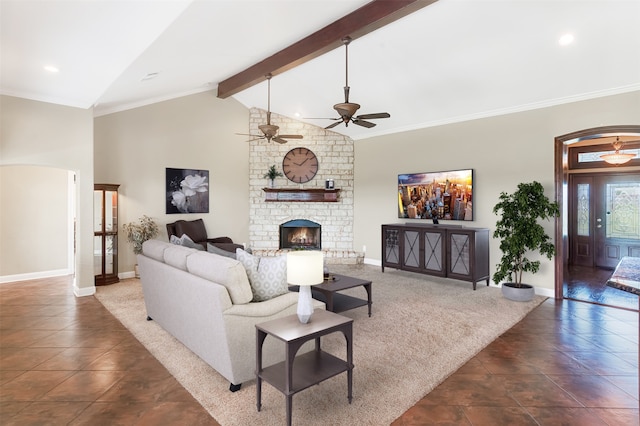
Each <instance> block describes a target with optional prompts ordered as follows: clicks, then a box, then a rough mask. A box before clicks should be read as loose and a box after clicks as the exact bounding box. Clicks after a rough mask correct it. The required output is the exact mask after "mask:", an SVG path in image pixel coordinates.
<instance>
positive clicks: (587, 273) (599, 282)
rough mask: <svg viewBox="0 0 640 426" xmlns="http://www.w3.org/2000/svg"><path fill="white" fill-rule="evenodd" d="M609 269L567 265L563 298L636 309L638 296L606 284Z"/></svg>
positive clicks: (609, 273)
mask: <svg viewBox="0 0 640 426" xmlns="http://www.w3.org/2000/svg"><path fill="white" fill-rule="evenodd" d="M612 273H613V271H612V270H611V269H602V268H590V267H586V266H568V267H566V268H565V271H564V277H563V278H564V290H563V291H564V292H563V295H564V297H565V298H568V299H573V300H579V301H583V302H590V303H597V304H600V305H608V306H615V307H618V308H623V309H632V310H638V296H636V295H633V294H631V293H627V292H624V291H620V290H618V289H616V288H613V287H609V286H607V280H608V279H609V277H610V276H611V274H612Z"/></svg>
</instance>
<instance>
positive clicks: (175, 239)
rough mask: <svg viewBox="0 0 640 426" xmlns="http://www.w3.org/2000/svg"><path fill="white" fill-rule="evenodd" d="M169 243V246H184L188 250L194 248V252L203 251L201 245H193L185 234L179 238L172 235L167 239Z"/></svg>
mask: <svg viewBox="0 0 640 426" xmlns="http://www.w3.org/2000/svg"><path fill="white" fill-rule="evenodd" d="M169 241H171V244H176V245H178V246H185V247H189V248H194V249H196V250H204V247H202V244H197V243H194V242H193V240H192V239H191V238H189V236H188V235H187V234H182V236H181V237H180V238H178V237H176V236H175V235H172V236H171V237H169Z"/></svg>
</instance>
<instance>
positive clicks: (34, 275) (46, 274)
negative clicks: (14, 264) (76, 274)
mask: <svg viewBox="0 0 640 426" xmlns="http://www.w3.org/2000/svg"><path fill="white" fill-rule="evenodd" d="M64 275H71V271H69V270H68V269H56V270H53V271H41V272H29V273H26V274H15V275H3V276H0V284H4V283H13V282H16V281H28V280H37V279H40V278H50V277H61V276H64Z"/></svg>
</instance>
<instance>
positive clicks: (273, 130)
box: [236, 74, 303, 143]
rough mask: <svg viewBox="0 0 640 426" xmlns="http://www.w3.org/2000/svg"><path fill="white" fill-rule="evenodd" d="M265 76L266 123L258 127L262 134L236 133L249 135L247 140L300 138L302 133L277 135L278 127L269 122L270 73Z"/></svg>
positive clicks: (279, 140) (285, 141)
mask: <svg viewBox="0 0 640 426" xmlns="http://www.w3.org/2000/svg"><path fill="white" fill-rule="evenodd" d="M266 78H267V124H261V125H259V126H258V129H260V131H261V132H262V135H252V134H246V133H236V134H237V135H244V136H251V137H252V138H253V139H249V140H248V141H247V142H252V141H255V140H260V139H266V140H267V142H271V141H274V142H277V143H287V139H302V137H303V136H302V135H279V134H278V130H279V129H280V127H278V126H276V125H275V124H271V74H267V75H266Z"/></svg>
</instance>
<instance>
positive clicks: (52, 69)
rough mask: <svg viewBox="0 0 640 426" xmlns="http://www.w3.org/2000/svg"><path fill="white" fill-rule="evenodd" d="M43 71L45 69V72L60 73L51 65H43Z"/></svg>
mask: <svg viewBox="0 0 640 426" xmlns="http://www.w3.org/2000/svg"><path fill="white" fill-rule="evenodd" d="M44 69H45V71H49V72H58V71H60V70H59V69H58V67H54V66H53V65H45V66H44Z"/></svg>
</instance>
